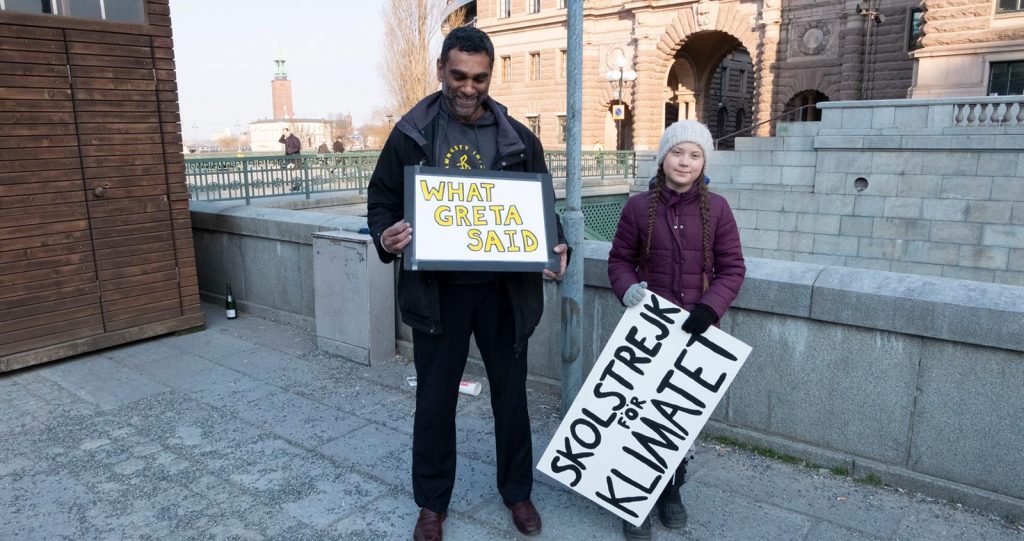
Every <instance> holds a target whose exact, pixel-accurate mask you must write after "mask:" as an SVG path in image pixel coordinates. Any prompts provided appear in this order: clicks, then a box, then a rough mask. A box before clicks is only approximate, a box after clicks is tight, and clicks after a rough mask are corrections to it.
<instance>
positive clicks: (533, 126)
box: [526, 114, 540, 138]
mask: <svg viewBox="0 0 1024 541" xmlns="http://www.w3.org/2000/svg"><path fill="white" fill-rule="evenodd" d="M526 122H527V123H528V124H529V125H530V131H532V132H533V134H534V135H536V136H537V137H538V138H540V115H537V114H532V115H526Z"/></svg>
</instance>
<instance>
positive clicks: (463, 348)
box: [412, 278, 533, 513]
mask: <svg viewBox="0 0 1024 541" xmlns="http://www.w3.org/2000/svg"><path fill="white" fill-rule="evenodd" d="M440 305H441V306H440V308H441V334H439V335H429V334H426V333H423V332H420V331H416V330H414V331H413V355H414V357H415V363H416V379H417V387H416V419H415V422H414V424H413V443H412V490H413V496H414V497H415V499H416V504H417V505H418V506H420V507H426V508H427V509H430V510H431V511H434V512H437V513H442V512H445V511H447V510H448V503H449V502H450V501H451V497H452V488H453V487H454V485H455V462H456V455H455V435H456V434H455V408H456V405H457V403H458V399H459V381H460V379H461V378H462V373H463V370H464V369H465V367H466V356H467V355H468V353H469V337H470V335H473V336H474V337H475V338H476V344H477V348H478V349H479V350H480V355H481V357H482V358H483V361H484V367H485V368H486V370H487V380H488V382H489V384H490V391H491V408H492V410H493V412H494V433H495V445H496V451H497V453H496V454H497V486H498V492H499V493H500V494H501V496H502V498H503V499H504V500H505V501H506V502H509V503H516V502H520V501H523V500H526V499H529V498H530V491H531V489H532V488H533V447H532V441H531V439H530V416H529V412H528V411H527V405H526V351H525V348H524V351H521V352H518V353H517V352H516V351H515V347H514V345H515V324H514V321H513V314H512V306H511V303H510V301H509V296H508V292H507V290H506V288H505V287H504V285H503V284H502V283H501V278H497V279H496V281H494V282H490V283H485V284H448V283H445V282H443V281H442V282H441V283H440Z"/></svg>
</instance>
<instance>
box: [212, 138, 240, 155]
mask: <svg viewBox="0 0 1024 541" xmlns="http://www.w3.org/2000/svg"><path fill="white" fill-rule="evenodd" d="M217 146H218V147H219V148H220V151H221V152H235V151H237V150H238V149H240V148H241V146H242V138H241V137H239V136H237V135H231V134H227V135H221V136H220V137H218V138H217Z"/></svg>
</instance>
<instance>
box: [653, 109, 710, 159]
mask: <svg viewBox="0 0 1024 541" xmlns="http://www.w3.org/2000/svg"><path fill="white" fill-rule="evenodd" d="M679 143H693V144H695V145H697V146H699V147H700V149H701V151H703V152H704V163H705V164H706V163H707V162H708V158H710V157H711V152H712V151H713V150H714V149H715V142H714V140H712V139H711V132H710V131H708V127H707V126H705V125H703V124H701V123H700V122H697V121H696V120H680V121H679V122H676V123H674V124H672V125H671V126H669V127H668V128H665V133H664V134H662V135H661V143H660V144H659V145H658V166H659V167H661V164H662V162H664V161H665V155H666V154H668V151H670V150H672V147H674V146H676V145H678V144H679Z"/></svg>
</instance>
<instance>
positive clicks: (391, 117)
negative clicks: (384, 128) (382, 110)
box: [384, 113, 395, 135]
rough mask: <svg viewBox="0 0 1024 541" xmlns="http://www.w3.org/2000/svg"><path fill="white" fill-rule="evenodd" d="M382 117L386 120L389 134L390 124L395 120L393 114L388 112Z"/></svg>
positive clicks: (389, 133)
mask: <svg viewBox="0 0 1024 541" xmlns="http://www.w3.org/2000/svg"><path fill="white" fill-rule="evenodd" d="M384 119H385V120H387V122H388V135H391V124H392V123H393V122H394V121H395V115H393V114H391V113H388V114H386V115H384Z"/></svg>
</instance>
